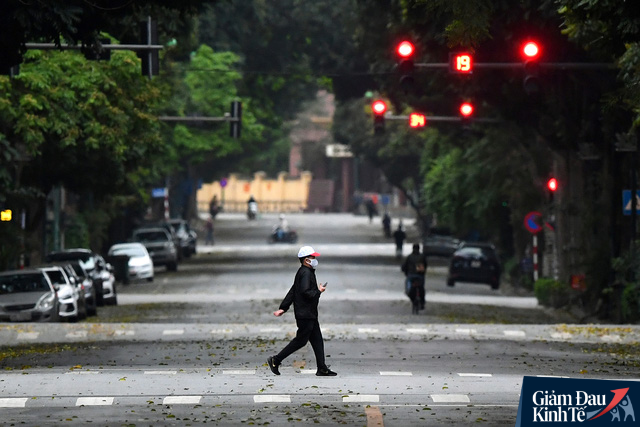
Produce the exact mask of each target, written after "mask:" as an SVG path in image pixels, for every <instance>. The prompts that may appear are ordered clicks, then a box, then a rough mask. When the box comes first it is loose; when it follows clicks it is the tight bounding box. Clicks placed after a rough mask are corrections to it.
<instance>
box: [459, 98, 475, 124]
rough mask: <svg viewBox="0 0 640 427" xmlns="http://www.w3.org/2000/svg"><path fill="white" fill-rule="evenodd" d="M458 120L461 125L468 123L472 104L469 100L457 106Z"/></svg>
mask: <svg viewBox="0 0 640 427" xmlns="http://www.w3.org/2000/svg"><path fill="white" fill-rule="evenodd" d="M458 111H459V113H460V121H461V122H462V124H463V125H468V124H469V122H470V121H471V117H472V116H473V104H472V103H470V102H463V103H462V104H460V108H459V110H458Z"/></svg>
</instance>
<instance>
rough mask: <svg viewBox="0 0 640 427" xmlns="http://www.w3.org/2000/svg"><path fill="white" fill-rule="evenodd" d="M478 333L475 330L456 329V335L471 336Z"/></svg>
mask: <svg viewBox="0 0 640 427" xmlns="http://www.w3.org/2000/svg"><path fill="white" fill-rule="evenodd" d="M477 333H478V331H476V330H475V329H464V328H458V329H456V334H465V335H471V334H477Z"/></svg>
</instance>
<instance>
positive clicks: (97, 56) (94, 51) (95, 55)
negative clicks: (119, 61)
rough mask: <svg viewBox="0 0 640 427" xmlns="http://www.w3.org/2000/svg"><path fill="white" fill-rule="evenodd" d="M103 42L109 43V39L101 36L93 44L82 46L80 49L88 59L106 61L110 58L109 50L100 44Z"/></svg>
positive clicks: (103, 43)
mask: <svg viewBox="0 0 640 427" xmlns="http://www.w3.org/2000/svg"><path fill="white" fill-rule="evenodd" d="M105 44H111V40H110V39H107V38H101V39H100V40H98V41H97V42H96V43H95V44H92V45H90V46H86V45H85V46H82V48H81V49H80V50H81V52H82V54H83V55H84V57H85V58H86V59H87V60H88V61H108V60H110V59H111V50H110V49H104V48H103V47H102V46H103V45H105Z"/></svg>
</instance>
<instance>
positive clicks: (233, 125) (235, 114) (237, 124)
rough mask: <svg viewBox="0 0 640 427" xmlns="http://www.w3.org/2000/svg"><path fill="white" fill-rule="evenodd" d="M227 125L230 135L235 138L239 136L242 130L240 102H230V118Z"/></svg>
mask: <svg viewBox="0 0 640 427" xmlns="http://www.w3.org/2000/svg"><path fill="white" fill-rule="evenodd" d="M229 125H230V135H231V137H232V138H235V139H238V138H240V133H241V131H242V102H240V101H232V102H231V120H230V121H229Z"/></svg>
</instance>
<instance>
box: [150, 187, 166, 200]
mask: <svg viewBox="0 0 640 427" xmlns="http://www.w3.org/2000/svg"><path fill="white" fill-rule="evenodd" d="M151 197H153V198H154V199H158V198H161V197H164V187H160V188H153V189H152V190H151Z"/></svg>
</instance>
